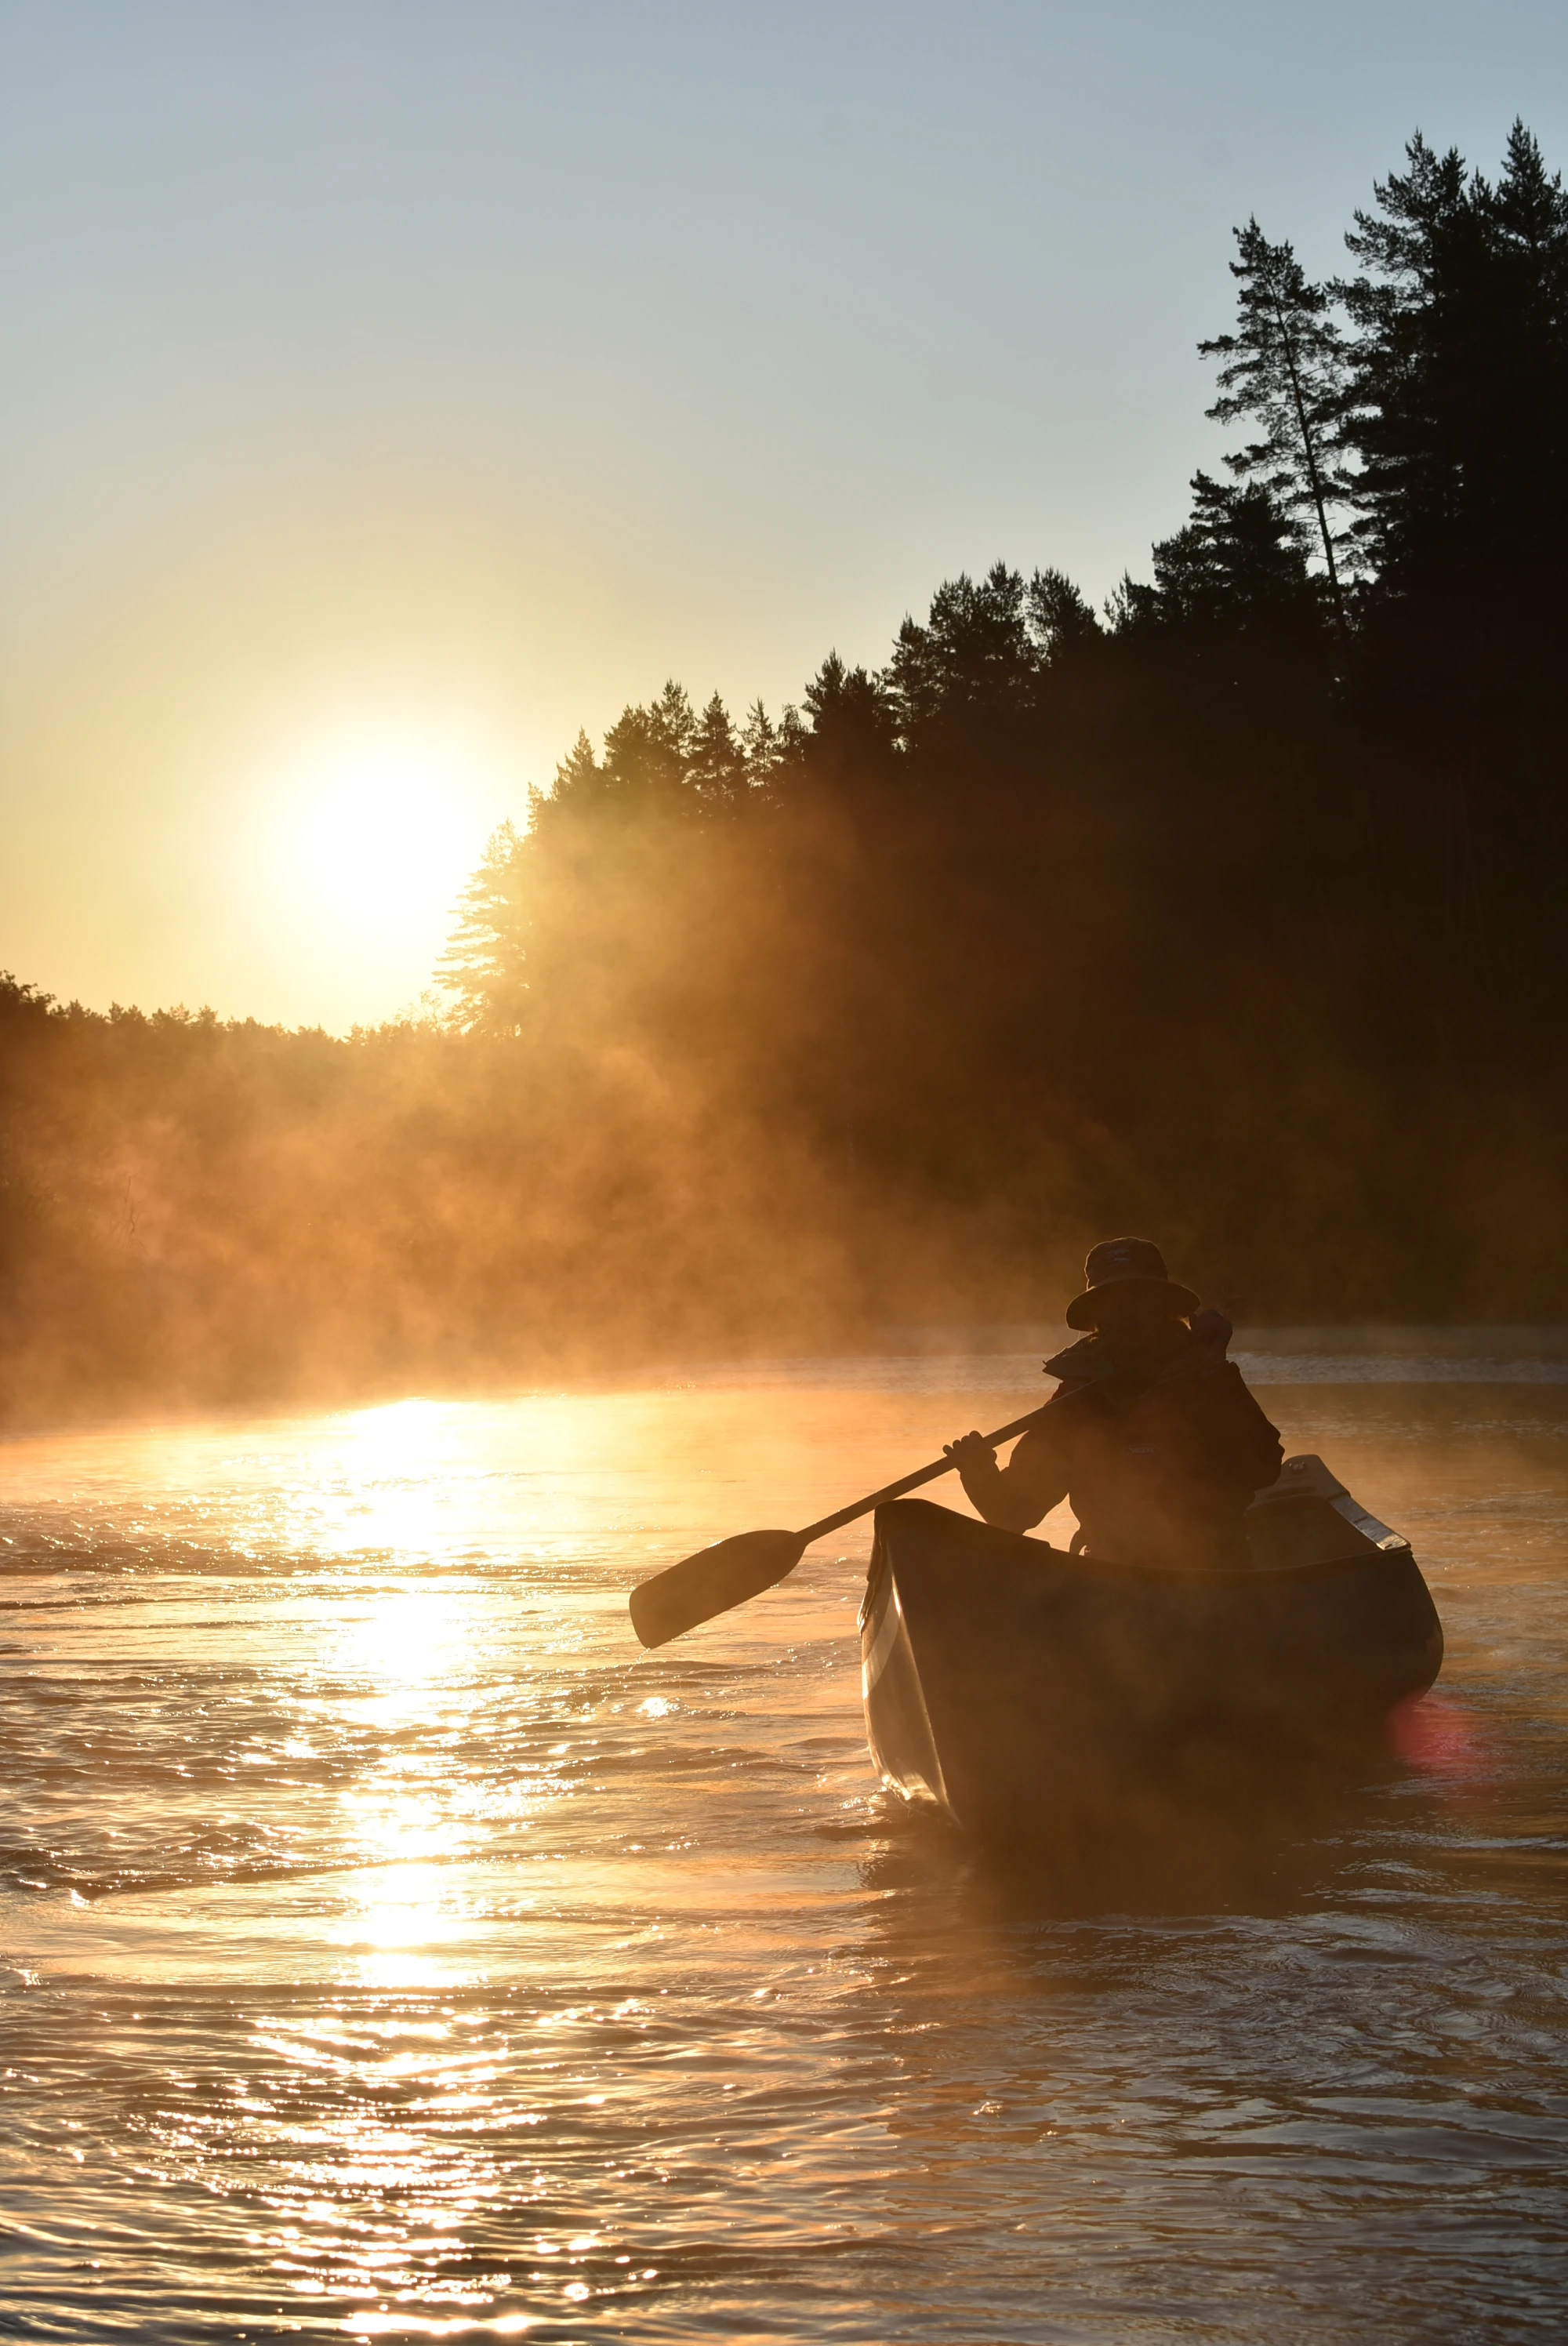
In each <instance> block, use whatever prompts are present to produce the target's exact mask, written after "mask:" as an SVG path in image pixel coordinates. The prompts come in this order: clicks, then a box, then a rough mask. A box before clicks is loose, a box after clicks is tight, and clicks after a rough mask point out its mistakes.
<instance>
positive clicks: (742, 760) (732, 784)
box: [687, 692, 748, 814]
mask: <svg viewBox="0 0 1568 2346" xmlns="http://www.w3.org/2000/svg"><path fill="white" fill-rule="evenodd" d="M687 781H688V782H689V783H690V785H691V788H692V789H693V790H695V791H696V792H697V797H698V798H699V799H700V800H701V801H702V803H703V805H704V806H705V807H707V808H708V810H709V811H711V812H713V813H716V814H727V813H729V812H731V811H733V810H734V809H735V808H736V807H737V806H738V805H739V804H740V802H741V801H742V800H743V799H744V798H745V796H746V791H747V787H748V784H747V775H746V752H745V750H743V749H742V747H741V745H740V743H739V742H738V740H737V739H736V737H735V728H734V726H733V725H732V724H731V723H730V721H729V711H728V709H726V707H725V705H724V703H723V701H722V700H721V699H719V697H718V693H717V692H716V693H715V694H714V696H713V698H712V699H711V700H710V701H709V702H708V706H707V708H706V709H704V710H703V712H702V715H701V716H700V717H699V718H698V719H697V729H696V731H695V733H694V735H693V737H692V745H691V755H690V759H689V760H688V762H687Z"/></svg>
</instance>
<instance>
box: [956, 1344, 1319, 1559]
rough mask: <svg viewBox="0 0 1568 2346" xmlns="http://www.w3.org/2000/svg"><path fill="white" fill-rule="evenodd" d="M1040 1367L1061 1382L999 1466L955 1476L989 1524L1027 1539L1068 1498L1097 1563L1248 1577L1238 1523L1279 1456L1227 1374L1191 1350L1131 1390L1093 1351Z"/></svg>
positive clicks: (1228, 1368)
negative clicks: (1234, 1570)
mask: <svg viewBox="0 0 1568 2346" xmlns="http://www.w3.org/2000/svg"><path fill="white" fill-rule="evenodd" d="M1046 1366H1047V1368H1048V1369H1050V1370H1054V1371H1055V1372H1057V1373H1058V1374H1061V1375H1062V1376H1063V1378H1064V1382H1063V1383H1062V1384H1061V1385H1060V1386H1059V1387H1058V1389H1057V1391H1056V1392H1054V1393H1053V1394H1052V1396H1051V1399H1050V1401H1049V1402H1048V1403H1046V1405H1045V1410H1044V1414H1043V1415H1042V1416H1041V1417H1040V1418H1038V1419H1037V1420H1036V1422H1035V1423H1034V1424H1033V1425H1032V1426H1030V1427H1029V1429H1028V1431H1027V1432H1026V1433H1023V1434H1022V1435H1021V1436H1020V1438H1019V1441H1018V1443H1017V1445H1016V1447H1015V1448H1014V1450H1013V1455H1012V1457H1011V1459H1010V1460H1009V1461H1008V1463H1007V1464H1006V1465H1005V1466H1004V1467H998V1466H997V1465H996V1464H995V1463H994V1461H993V1462H992V1463H991V1464H990V1467H989V1471H987V1469H986V1467H985V1465H984V1464H981V1465H980V1466H979V1467H971V1468H969V1469H967V1470H965V1471H964V1473H963V1476H962V1480H963V1486H964V1489H965V1490H966V1491H967V1492H968V1494H969V1496H970V1498H971V1499H972V1502H973V1504H974V1505H975V1507H976V1508H977V1509H978V1510H979V1512H980V1514H981V1515H983V1516H984V1518H985V1520H986V1522H987V1523H993V1524H1000V1525H1004V1526H1005V1527H1006V1528H1007V1529H1008V1530H1010V1531H1027V1530H1028V1529H1029V1528H1030V1527H1031V1526H1032V1525H1034V1524H1037V1523H1038V1522H1039V1521H1040V1519H1041V1517H1042V1516H1043V1515H1048V1514H1049V1513H1050V1511H1051V1509H1052V1508H1053V1507H1054V1506H1055V1505H1057V1504H1058V1502H1059V1501H1061V1500H1062V1499H1064V1498H1065V1499H1068V1500H1070V1501H1071V1503H1072V1506H1073V1512H1074V1515H1076V1516H1077V1518H1078V1523H1079V1526H1080V1529H1081V1532H1082V1534H1083V1540H1082V1545H1084V1546H1085V1547H1086V1548H1087V1549H1088V1551H1089V1553H1090V1554H1091V1555H1093V1556H1108V1557H1112V1558H1115V1559H1117V1560H1119V1561H1122V1562H1125V1563H1128V1564H1153V1565H1164V1566H1170V1567H1173V1568H1177V1569H1181V1568H1186V1569H1191V1568H1193V1567H1194V1566H1207V1567H1209V1568H1210V1569H1214V1568H1217V1567H1227V1566H1228V1567H1237V1566H1245V1565H1246V1564H1247V1535H1246V1530H1245V1527H1244V1525H1243V1522H1242V1518H1243V1516H1244V1515H1245V1514H1246V1512H1247V1506H1248V1505H1250V1503H1251V1500H1252V1497H1253V1494H1254V1493H1255V1492H1257V1491H1260V1490H1262V1489H1264V1488H1265V1487H1266V1485H1267V1484H1270V1483H1272V1482H1274V1481H1275V1480H1276V1478H1277V1477H1278V1473H1279V1469H1280V1466H1281V1464H1282V1463H1283V1459H1284V1453H1283V1450H1282V1449H1281V1446H1280V1442H1279V1436H1278V1433H1277V1432H1276V1430H1275V1428H1274V1427H1273V1426H1272V1425H1270V1423H1268V1419H1267V1418H1266V1417H1265V1416H1264V1414H1263V1412H1262V1411H1261V1410H1260V1409H1259V1408H1258V1406H1257V1403H1256V1401H1254V1399H1253V1397H1252V1395H1251V1394H1250V1393H1249V1392H1247V1387H1246V1385H1245V1384H1244V1383H1243V1382H1242V1377H1241V1372H1240V1370H1239V1369H1238V1368H1237V1366H1236V1364H1235V1362H1232V1361H1227V1360H1226V1359H1224V1358H1223V1356H1222V1354H1221V1353H1219V1352H1216V1351H1215V1350H1213V1349H1212V1348H1211V1347H1209V1346H1207V1345H1204V1344H1201V1343H1197V1342H1194V1343H1192V1344H1190V1345H1189V1346H1187V1347H1186V1349H1185V1350H1184V1352H1182V1353H1181V1354H1179V1355H1178V1356H1177V1358H1176V1360H1175V1361H1174V1362H1171V1363H1170V1364H1169V1365H1167V1366H1166V1368H1164V1369H1163V1370H1161V1371H1160V1372H1159V1373H1158V1374H1157V1375H1156V1376H1153V1377H1151V1378H1144V1379H1135V1378H1131V1377H1129V1376H1127V1375H1125V1373H1123V1372H1120V1371H1118V1370H1116V1369H1115V1367H1114V1365H1112V1364H1110V1363H1109V1362H1107V1360H1106V1357H1105V1352H1104V1349H1103V1347H1102V1346H1101V1345H1100V1344H1098V1342H1097V1341H1095V1340H1093V1339H1091V1340H1089V1341H1088V1342H1087V1343H1085V1344H1081V1345H1074V1347H1073V1348H1072V1350H1071V1351H1070V1352H1066V1353H1062V1354H1058V1355H1057V1357H1056V1359H1055V1360H1054V1361H1050V1362H1047V1363H1046Z"/></svg>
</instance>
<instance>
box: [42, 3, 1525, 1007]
mask: <svg viewBox="0 0 1568 2346" xmlns="http://www.w3.org/2000/svg"><path fill="white" fill-rule="evenodd" d="M1517 114H1522V116H1523V117H1524V118H1525V120H1526V121H1527V122H1528V123H1529V124H1530V125H1531V127H1532V128H1533V129H1534V130H1535V131H1536V132H1537V134H1538V135H1539V137H1540V138H1541V139H1542V142H1543V146H1544V148H1545V149H1546V154H1547V158H1548V161H1549V162H1550V163H1551V164H1552V165H1553V167H1554V168H1556V167H1560V166H1563V165H1564V164H1568V9H1564V8H1563V6H1562V5H1560V0H1557V4H1556V5H1514V0H1489V5H1487V6H1486V7H1485V8H1484V9H1482V8H1481V7H1478V6H1476V5H1474V0H1463V5H1413V6H1412V5H1385V0H1356V5H1339V0H1333V4H1332V5H1319V6H1317V7H1316V8H1309V9H1304V8H1302V7H1300V6H1298V5H1293V6H1285V5H1271V0H1253V5H1245V6H1244V5H1183V0H1097V5H1095V6H1093V7H1084V6H1083V5H1073V6H1058V5H1051V0H1037V5H1028V6H1017V5H990V4H989V0H962V5H922V0H896V5H881V0H864V4H863V5H862V0H834V4H833V5H815V0H789V5H782V0H779V5H767V6H764V5H746V0H728V5H683V0H663V5H659V0H644V5H614V0H559V5H527V0H0V334H3V336H4V340H5V364H4V367H3V368H0V420H3V426H4V428H3V430H0V969H5V968H9V969H11V970H13V971H14V972H15V974H16V976H18V977H19V978H22V979H25V980H27V981H29V982H32V983H34V984H38V985H40V986H42V987H44V988H46V989H47V990H48V991H50V992H52V993H54V994H57V995H59V996H60V997H61V998H62V999H71V998H79V999H81V1000H82V1001H84V1002H86V1003H87V1004H88V1005H90V1006H92V1007H95V1008H100V1009H101V1008H106V1007H107V1006H108V1005H109V1004H110V1003H111V1002H121V1003H127V1004H128V1003H137V1004H139V1005H141V1006H142V1007H144V1008H148V1009H150V1008H153V1007H155V1006H167V1005H174V1004H184V1005H188V1006H189V1007H191V1008H197V1007H199V1006H201V1005H211V1006H212V1007H213V1008H214V1009H216V1010H217V1011H218V1012H219V1015H222V1016H226V1017H228V1016H256V1017H260V1018H265V1019H269V1020H280V1021H283V1022H285V1023H287V1024H290V1025H325V1026H326V1027H328V1028H329V1029H331V1030H332V1031H334V1032H342V1031H346V1030H347V1028H348V1027H349V1026H350V1025H351V1024H353V1023H355V1022H363V1023H373V1022H375V1021H379V1020H381V1019H383V1018H387V1017H391V1016H394V1015H399V1014H401V1013H402V1012H404V1011H406V1010H408V1009H410V1008H412V1007H413V1006H415V1005H417V1004H418V1002H419V1000H420V997H421V995H422V994H423V992H424V990H425V989H426V988H428V987H429V985H430V984H431V981H432V974H433V968H434V965H435V963H436V961H437V959H438V957H439V954H440V953H441V950H442V947H443V942H444V940H445V938H446V936H447V934H448V933H449V932H450V929H451V925H452V915H453V904H454V903H455V900H456V897H457V895H458V893H459V892H460V891H461V888H462V885H463V880H464V878H465V876H466V875H467V874H468V873H469V872H472V870H473V867H474V865H475V864H476V863H477V862H478V860H479V857H480V854H481V853H482V852H483V849H484V841H485V839H486V837H487V835H488V833H489V831H490V830H491V829H492V827H493V826H494V824H495V823H496V822H498V821H501V820H503V819H504V818H505V817H508V816H511V817H513V818H515V819H517V820H519V821H521V820H524V819H525V817H526V810H527V791H528V788H529V786H530V784H534V785H537V786H541V787H543V786H547V785H548V783H549V780H550V778H551V775H552V773H553V771H554V769H555V763H556V761H557V760H558V759H559V758H560V757H561V756H562V755H563V754H564V753H565V750H567V749H568V748H569V746H570V744H571V742H572V740H573V739H574V738H575V734H576V732H577V729H578V728H579V727H580V726H585V727H586V728H587V729H588V730H589V732H590V733H591V734H593V735H594V736H596V737H597V736H598V735H600V734H602V732H603V730H604V729H605V727H606V725H608V724H609V723H611V722H613V720H614V719H615V718H616V715H617V714H618V712H619V710H620V709H621V708H622V707H623V706H625V705H626V703H627V702H628V701H636V700H642V699H647V697H648V696H649V695H650V694H653V693H655V692H657V690H658V689H659V688H660V687H661V685H662V684H663V683H664V681H665V679H666V678H668V677H672V676H673V677H676V678H679V679H681V680H682V681H683V682H685V683H686V684H687V686H688V688H690V689H691V691H692V692H693V694H694V695H695V696H696V697H697V698H698V699H706V698H707V697H708V694H709V693H710V692H712V691H713V690H714V689H716V688H717V689H718V690H719V691H720V692H722V693H723V695H724V696H725V699H726V700H727V701H728V704H729V705H730V707H731V709H733V710H735V711H736V712H737V713H739V712H740V711H741V710H743V709H745V707H746V706H747V705H748V703H749V702H751V701H752V700H753V699H757V698H758V697H759V696H760V697H761V698H762V699H764V700H766V701H767V702H768V703H769V706H770V707H771V708H772V709H775V711H776V710H777V709H778V707H779V704H780V703H782V702H783V701H785V700H789V699H799V695H800V692H801V690H802V688H803V687H804V685H805V683H806V681H807V679H808V678H809V677H810V675H811V674H812V673H813V672H814V671H815V669H816V668H818V666H819V665H820V662H821V660H822V658H823V657H824V655H825V654H826V653H827V652H828V651H829V650H830V649H833V648H836V649H837V650H839V651H840V653H841V654H842V655H843V656H844V658H846V659H848V660H850V661H851V662H852V661H859V660H864V661H866V662H867V663H869V664H872V665H875V664H879V663H880V662H881V661H882V660H883V659H884V658H886V656H887V652H888V649H889V647H890V645H891V639H892V637H893V635H894V633H895V631H896V629H897V627H898V625H899V622H900V620H901V618H902V617H903V616H904V614H905V613H906V612H907V611H914V612H917V613H920V612H922V611H923V610H924V608H925V607H926V605H927V604H928V602H929V600H930V597H931V595H932V590H933V589H934V588H935V587H936V586H937V585H938V584H939V583H940V582H941V581H942V579H943V578H945V577H950V576H953V575H954V574H956V573H957V572H959V571H961V570H968V571H971V572H974V571H976V570H979V569H983V568H984V567H986V566H989V565H990V564H991V563H992V562H993V561H994V560H996V559H997V558H999V557H1001V558H1003V559H1005V560H1007V561H1008V562H1010V563H1013V564H1016V565H1019V566H1023V567H1024V568H1026V569H1027V568H1032V567H1033V566H1035V565H1036V564H1055V565H1057V566H1060V567H1062V568H1064V569H1065V570H1067V571H1068V572H1069V573H1070V574H1071V575H1072V576H1074V577H1075V578H1076V579H1077V580H1078V582H1079V583H1080V585H1081V586H1083V587H1084V589H1085V591H1087V592H1088V593H1090V594H1091V595H1092V596H1093V597H1095V598H1096V599H1098V598H1100V597H1104V596H1105V594H1107V593H1108V592H1109V591H1110V589H1111V588H1112V587H1113V586H1114V585H1115V582H1116V580H1117V579H1118V577H1119V576H1121V575H1122V573H1123V571H1124V570H1125V569H1128V568H1130V569H1131V570H1132V571H1133V572H1134V573H1135V575H1137V574H1139V573H1140V572H1142V573H1144V574H1145V575H1146V567H1147V559H1148V548H1149V545H1150V542H1151V540H1152V539H1154V538H1155V537H1157V536H1161V535H1166V534H1168V532H1169V531H1170V530H1171V529H1173V528H1174V527H1176V526H1177V525H1179V524H1180V522H1181V521H1182V519H1183V518H1184V517H1185V514H1186V502H1187V492H1186V484H1187V481H1188V479H1189V477H1190V474H1191V473H1192V471H1193V469H1194V468H1195V466H1196V465H1197V464H1205V465H1207V466H1208V467H1209V468H1210V469H1218V468H1219V465H1220V462H1221V458H1222V454H1223V451H1224V447H1225V445H1226V435H1225V434H1224V433H1222V432H1221V431H1220V430H1219V429H1218V427H1217V426H1215V425H1212V424H1209V423H1206V422H1205V420H1204V413H1203V411H1204V409H1205V407H1206V406H1207V404H1208V403H1209V402H1210V401H1211V399H1212V397H1213V392H1212V389H1211V387H1210V383H1209V378H1208V372H1207V369H1206V368H1205V367H1204V365H1203V364H1202V362H1200V361H1199V360H1198V359H1197V357H1196V350H1195V345H1196V342H1198V340H1199V339H1200V338H1201V337H1203V336H1205V335H1207V334H1212V333H1215V332H1218V331H1224V329H1225V328H1226V327H1227V324H1228V323H1229V321H1230V317H1231V309H1232V296H1233V287H1232V283H1231V280H1230V278H1229V277H1228V275H1227V260H1228V258H1229V254H1230V250H1231V243H1230V237H1231V230H1232V228H1233V226H1234V225H1235V224H1237V222H1239V221H1242V220H1245V219H1246V218H1247V216H1248V215H1249V214H1251V213H1254V212H1255V213H1256V214H1257V217H1258V219H1259V220H1260V221H1261V223H1262V225H1263V227H1264V229H1265V230H1266V232H1267V233H1268V235H1269V236H1270V237H1273V238H1275V239H1284V238H1288V239H1290V240H1292V241H1293V242H1294V244H1295V246H1296V249H1297V251H1298V255H1299V256H1300V258H1301V259H1302V260H1303V262H1304V263H1305V265H1306V266H1307V268H1308V270H1309V271H1310V272H1311V273H1313V274H1325V275H1326V274H1329V273H1331V272H1332V271H1334V270H1336V269H1337V268H1339V267H1340V266H1341V265H1342V264H1343V260H1344V255H1343V248H1342V242H1341V240H1342V236H1343V232H1344V230H1345V229H1346V228H1347V226H1349V221H1350V216H1351V213H1352V211H1353V209H1355V207H1356V206H1357V205H1359V204H1362V205H1364V204H1366V203H1368V202H1369V200H1370V197H1371V188H1372V182H1373V180H1374V179H1377V178H1380V177H1382V176H1385V175H1386V174H1387V172H1388V171H1389V170H1390V169H1392V168H1398V166H1399V164H1400V157H1401V151H1402V148H1403V145H1404V142H1405V140H1406V139H1407V138H1409V137H1410V133H1411V132H1412V130H1414V129H1415V128H1417V127H1418V126H1420V128H1422V129H1423V130H1424V131H1425V133H1426V135H1427V136H1428V138H1430V139H1431V140H1432V141H1433V142H1434V143H1435V144H1438V145H1440V146H1447V145H1449V144H1457V145H1458V146H1459V147H1460V148H1461V150H1462V151H1463V152H1464V153H1465V154H1466V155H1467V157H1468V158H1470V159H1471V161H1472V162H1475V163H1477V164H1480V165H1481V167H1482V168H1487V169H1489V170H1490V169H1492V168H1495V166H1496V164H1497V162H1498V160H1499V158H1500V157H1501V153H1502V145H1503V140H1504V138H1505V137H1506V134H1507V130H1508V127H1509V124H1510V123H1511V122H1512V119H1513V117H1514V116H1515V115H1517Z"/></svg>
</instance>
